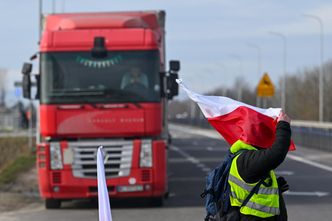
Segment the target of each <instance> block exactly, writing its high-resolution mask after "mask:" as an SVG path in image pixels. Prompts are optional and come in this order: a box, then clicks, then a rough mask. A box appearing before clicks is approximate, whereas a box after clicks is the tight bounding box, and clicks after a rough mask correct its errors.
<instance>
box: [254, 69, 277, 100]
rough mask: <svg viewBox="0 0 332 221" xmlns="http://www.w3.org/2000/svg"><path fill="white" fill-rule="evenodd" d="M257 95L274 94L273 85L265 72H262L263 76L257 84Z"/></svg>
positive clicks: (270, 95)
mask: <svg viewBox="0 0 332 221" xmlns="http://www.w3.org/2000/svg"><path fill="white" fill-rule="evenodd" d="M257 96H258V97H272V96H274V85H273V83H272V81H271V79H270V77H269V75H268V74H267V73H264V75H263V77H262V78H261V80H260V81H259V83H258V86H257Z"/></svg>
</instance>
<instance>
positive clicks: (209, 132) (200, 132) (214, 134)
mask: <svg viewBox="0 0 332 221" xmlns="http://www.w3.org/2000/svg"><path fill="white" fill-rule="evenodd" d="M170 128H171V130H172V129H175V130H180V131H185V132H186V133H189V134H193V135H199V136H205V137H209V138H213V139H221V140H224V138H223V137H222V136H221V135H220V134H219V133H218V132H217V131H213V130H207V129H195V128H190V127H183V126H179V125H170Z"/></svg>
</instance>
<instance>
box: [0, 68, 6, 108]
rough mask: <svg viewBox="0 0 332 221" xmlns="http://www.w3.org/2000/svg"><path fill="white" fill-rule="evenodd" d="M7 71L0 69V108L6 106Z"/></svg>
mask: <svg viewBox="0 0 332 221" xmlns="http://www.w3.org/2000/svg"><path fill="white" fill-rule="evenodd" d="M6 76H7V70H6V69H4V68H0V107H3V106H5V98H6Z"/></svg>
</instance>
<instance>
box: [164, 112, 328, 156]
mask: <svg viewBox="0 0 332 221" xmlns="http://www.w3.org/2000/svg"><path fill="white" fill-rule="evenodd" d="M170 121H171V122H174V123H179V124H186V125H191V126H197V127H201V128H211V129H212V126H211V125H210V124H209V122H208V121H207V120H206V119H202V118H201V119H200V118H196V119H190V118H183V119H171V120H170ZM291 127H292V139H293V141H294V143H295V144H296V145H300V146H305V147H309V148H316V149H321V150H327V151H332V123H320V122H316V121H296V120H293V121H292V123H291Z"/></svg>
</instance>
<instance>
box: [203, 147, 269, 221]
mask: <svg viewBox="0 0 332 221" xmlns="http://www.w3.org/2000/svg"><path fill="white" fill-rule="evenodd" d="M245 151H246V150H240V151H238V152H237V153H235V154H233V153H232V152H230V151H228V154H227V155H226V156H225V158H224V160H223V162H222V163H221V164H220V165H219V166H218V167H216V168H215V169H214V170H212V171H211V172H210V173H209V174H208V176H207V178H206V185H205V190H204V192H203V193H202V194H201V197H202V198H205V197H206V199H205V208H206V212H207V214H206V217H205V221H224V220H225V221H226V220H227V221H228V220H230V221H233V220H234V221H236V220H240V212H239V209H240V207H239V208H238V209H234V208H232V209H231V205H230V199H229V194H230V185H229V184H228V176H229V170H230V168H231V164H232V161H233V159H234V158H235V157H236V156H237V155H239V154H241V153H243V152H245ZM263 181H264V179H262V180H261V181H260V182H258V184H257V185H256V186H255V187H254V188H253V189H252V191H251V192H250V194H249V195H248V196H247V198H246V199H245V200H244V202H243V203H242V205H241V207H242V206H245V205H246V204H247V202H248V201H249V199H250V198H251V196H252V195H253V194H254V193H257V191H258V189H259V186H260V185H261V184H262V182H263Z"/></svg>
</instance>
